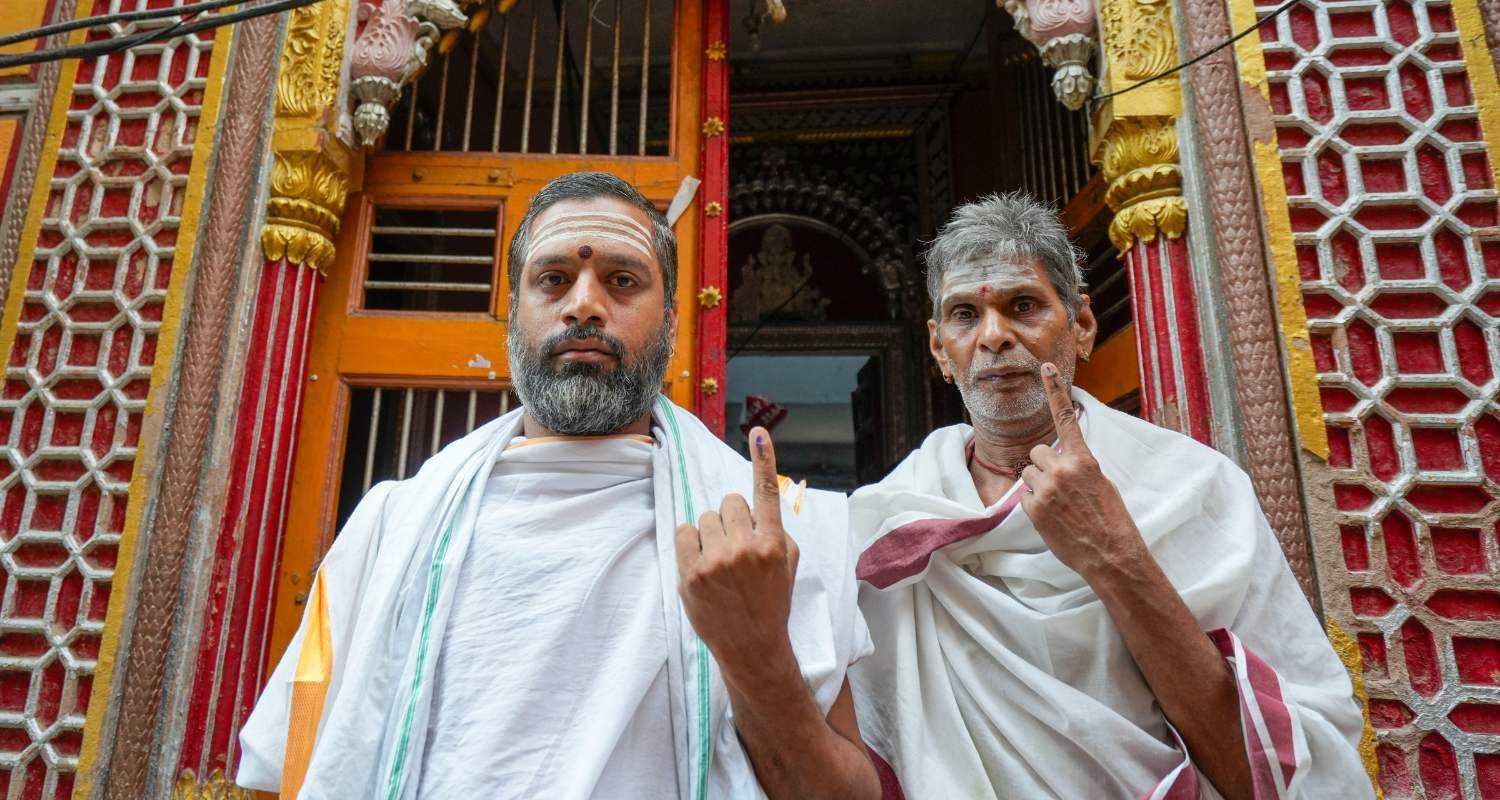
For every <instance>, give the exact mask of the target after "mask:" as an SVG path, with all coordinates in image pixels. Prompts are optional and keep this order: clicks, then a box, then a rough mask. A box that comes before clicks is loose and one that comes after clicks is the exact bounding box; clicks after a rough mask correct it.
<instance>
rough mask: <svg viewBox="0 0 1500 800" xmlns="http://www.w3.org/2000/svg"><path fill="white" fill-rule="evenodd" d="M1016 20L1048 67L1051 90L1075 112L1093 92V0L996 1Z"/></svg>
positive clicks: (1017, 28)
mask: <svg viewBox="0 0 1500 800" xmlns="http://www.w3.org/2000/svg"><path fill="white" fill-rule="evenodd" d="M995 4H996V5H998V6H1000V7H1001V8H1004V9H1005V11H1006V12H1007V13H1009V14H1010V15H1011V17H1012V18H1013V19H1014V20H1015V22H1016V30H1017V32H1019V33H1020V34H1021V36H1023V37H1025V38H1026V40H1027V41H1029V42H1031V43H1032V44H1034V45H1036V49H1037V52H1038V53H1040V54H1041V56H1042V63H1044V64H1046V65H1047V66H1049V67H1051V68H1052V69H1053V70H1055V72H1054V73H1053V75H1052V93H1053V94H1055V95H1056V96H1057V99H1058V101H1059V102H1061V103H1062V104H1063V105H1065V106H1067V107H1068V108H1070V109H1072V110H1074V111H1077V110H1079V109H1080V108H1083V104H1084V103H1086V102H1088V99H1089V96H1090V95H1092V94H1093V92H1094V76H1093V74H1092V73H1090V72H1089V58H1090V57H1092V56H1093V54H1094V47H1095V29H1094V2H1093V0H995Z"/></svg>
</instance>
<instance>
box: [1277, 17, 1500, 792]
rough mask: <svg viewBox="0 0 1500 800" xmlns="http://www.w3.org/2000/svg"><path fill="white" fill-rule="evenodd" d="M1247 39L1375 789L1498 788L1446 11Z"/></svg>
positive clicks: (1464, 227) (1481, 299)
mask: <svg viewBox="0 0 1500 800" xmlns="http://www.w3.org/2000/svg"><path fill="white" fill-rule="evenodd" d="M1275 5H1276V3H1274V2H1263V3H1261V5H1260V10H1261V11H1262V13H1264V12H1266V11H1268V10H1269V9H1271V8H1273V7H1274V6H1275ZM1261 36H1262V44H1263V50H1264V53H1265V58H1266V65H1267V67H1268V68H1269V70H1270V77H1271V104H1272V109H1273V111H1274V113H1275V115H1276V116H1275V120H1276V125H1277V131H1278V139H1279V142H1280V147H1281V155H1282V164H1283V176H1284V178H1285V183H1286V189H1287V194H1288V195H1289V200H1290V203H1291V222H1292V228H1293V230H1294V232H1295V233H1294V236H1295V242H1296V247H1297V254H1298V261H1299V266H1300V268H1301V272H1302V291H1303V301H1304V305H1305V307H1306V309H1307V315H1308V318H1309V324H1310V327H1311V331H1312V337H1313V349H1314V354H1315V356H1316V360H1317V367H1318V372H1319V383H1320V386H1321V390H1322V397H1323V409H1324V412H1325V418H1326V421H1327V424H1328V438H1329V445H1330V450H1331V458H1330V465H1331V466H1332V467H1333V478H1334V504H1335V506H1336V508H1335V513H1336V515H1337V519H1338V523H1339V531H1340V541H1339V542H1336V543H1332V544H1333V545H1334V546H1333V547H1327V548H1320V551H1321V552H1320V557H1319V563H1318V570H1319V579H1320V581H1321V582H1322V590H1323V595H1324V598H1325V605H1326V607H1327V608H1328V610H1329V612H1330V613H1333V614H1335V615H1336V616H1338V617H1339V621H1340V623H1341V624H1344V625H1345V626H1346V627H1347V628H1348V629H1349V631H1350V632H1351V633H1352V634H1354V635H1355V636H1356V637H1357V638H1358V640H1359V643H1360V646H1361V649H1362V651H1363V654H1364V659H1365V681H1366V686H1367V687H1368V689H1369V693H1370V713H1371V717H1372V720H1373V722H1374V725H1375V727H1376V729H1377V731H1378V733H1379V744H1378V749H1377V754H1378V758H1379V762H1380V780H1381V784H1382V786H1383V787H1384V790H1385V792H1386V796H1387V797H1391V798H1407V797H1426V798H1449V797H1460V796H1462V797H1469V798H1478V797H1481V796H1484V797H1496V796H1500V591H1497V586H1496V576H1497V570H1500V551H1497V534H1500V530H1497V526H1496V517H1497V511H1500V503H1497V502H1496V498H1497V497H1500V487H1497V486H1496V480H1497V479H1500V407H1497V405H1496V402H1495V396H1496V391H1497V389H1500V381H1497V377H1496V376H1497V375H1500V326H1497V315H1500V302H1497V298H1500V294H1497V292H1500V241H1497V240H1496V233H1497V231H1496V227H1495V226H1496V224H1497V219H1496V193H1495V188H1494V181H1493V174H1492V172H1491V170H1490V164H1489V161H1488V158H1487V155H1486V152H1485V150H1486V148H1485V143H1484V140H1483V138H1482V136H1481V133H1480V128H1479V119H1478V114H1477V111H1476V109H1475V106H1474V97H1473V91H1472V89H1471V87H1470V85H1469V80H1468V77H1467V74H1466V71H1465V64H1464V61H1463V55H1462V50H1461V48H1460V43H1459V34H1458V32H1457V29H1456V25H1455V23H1454V17H1453V12H1452V10H1451V9H1450V7H1449V6H1448V4H1447V3H1442V2H1430V1H1428V0H1387V1H1385V2H1381V1H1380V0H1374V1H1372V0H1344V1H1341V2H1325V1H1324V0H1305V2H1303V3H1301V4H1299V5H1297V6H1294V7H1293V8H1292V9H1291V10H1290V11H1289V12H1287V13H1286V14H1284V15H1283V16H1282V17H1280V18H1279V19H1277V20H1276V22H1275V24H1274V25H1267V26H1265V27H1264V28H1262V32H1261ZM1486 66H1487V65H1486Z"/></svg>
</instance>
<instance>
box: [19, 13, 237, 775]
mask: <svg viewBox="0 0 1500 800" xmlns="http://www.w3.org/2000/svg"><path fill="white" fill-rule="evenodd" d="M80 5H81V4H80ZM227 34H228V31H225V30H220V31H219V35H218V36H217V37H215V39H214V46H213V50H212V52H211V53H210V54H209V62H208V77H207V79H206V85H205V87H204V92H203V106H202V110H201V111H200V112H199V115H198V139H197V141H195V142H194V143H193V166H192V169H191V171H190V172H189V173H188V180H187V193H186V194H185V195H184V196H183V200H182V221H181V223H180V224H179V225H178V228H177V244H176V246H175V247H174V248H173V253H174V254H175V257H174V259H173V265H172V267H173V275H172V282H171V284H170V285H169V286H168V287H167V301H166V305H165V307H164V309H163V311H162V322H161V331H160V332H159V333H158V334H157V338H156V365H155V366H154V367H153V368H152V370H151V387H150V389H148V390H147V394H146V410H145V412H144V413H143V414H142V418H141V439H140V445H139V446H138V448H137V450H136V453H137V460H136V463H135V468H134V472H133V475H132V477H131V479H130V495H129V500H128V501H126V506H125V526H124V529H123V530H122V531H121V532H120V549H119V558H118V560H117V561H116V563H115V573H114V576H113V577H112V578H110V587H111V591H110V597H109V611H108V612H107V613H106V615H105V618H104V640H103V642H102V643H101V644H100V647H99V666H98V668H97V669H96V670H95V672H94V683H93V687H94V688H93V691H92V693H91V694H90V697H89V707H88V713H87V715H86V716H85V717H84V724H83V747H82V750H81V751H80V753H79V758H78V777H77V778H76V779H75V781H74V789H73V796H74V797H88V796H90V795H91V794H92V793H93V791H94V789H95V786H94V783H95V778H96V776H95V774H94V772H95V770H94V762H95V760H97V759H98V757H99V737H100V735H101V729H102V728H103V725H104V717H105V716H106V714H107V713H108V712H109V703H110V701H111V700H112V699H113V698H112V697H111V694H112V692H111V691H110V690H109V688H110V683H111V682H112V680H113V679H114V668H115V666H116V663H115V659H116V656H117V655H118V650H119V646H120V630H121V628H122V627H123V621H124V618H125V614H126V611H127V610H128V609H127V604H128V601H129V599H130V598H131V597H132V592H130V591H129V590H128V587H129V586H130V582H131V580H132V579H133V578H134V575H133V574H132V573H133V569H132V567H133V566H134V563H135V559H136V552H135V550H136V544H137V542H136V539H137V537H138V535H139V533H140V527H141V514H142V511H143V509H144V506H145V500H146V492H147V490H148V489H149V488H151V483H150V481H151V476H152V475H153V473H155V472H156V469H155V468H156V467H157V466H158V465H157V464H155V463H152V462H153V461H154V459H153V458H152V454H153V453H155V452H156V450H157V448H158V446H159V444H160V437H161V431H162V424H163V423H164V422H165V421H166V419H165V418H166V411H167V407H166V404H165V402H164V401H165V399H166V398H165V397H163V391H162V390H163V389H164V388H165V387H166V386H167V385H168V383H169V381H170V379H171V375H172V369H173V366H174V364H175V362H176V355H177V345H178V339H179V338H180V334H181V327H182V312H183V305H184V304H185V303H186V302H187V300H186V293H187V292H186V287H187V282H186V281H185V280H184V278H186V277H187V274H188V270H190V269H191V268H192V264H193V255H194V251H195V248H196V247H197V244H198V225H199V217H200V216H201V214H202V211H203V195H204V190H205V187H206V186H207V184H208V177H209V174H210V166H211V161H212V157H213V146H214V134H215V132H216V131H217V130H218V127H219V105H220V101H221V100H222V99H223V93H224V75H225V72H226V71H227V69H228V67H229V53H230V51H231V50H232V49H233V48H231V47H230V45H231V37H230V36H229V35H227ZM70 66H71V64H70ZM64 77H67V78H68V80H65V81H60V82H59V83H60V86H66V87H68V88H69V90H71V88H72V85H73V80H72V79H73V77H74V76H73V75H72V74H70V73H67V72H65V74H64ZM67 105H68V104H67V103H66V102H60V103H58V106H59V108H61V109H62V110H64V111H66V110H67ZM54 153H55V151H54ZM38 174H41V173H38ZM47 174H49V175H50V174H51V172H50V171H49V172H48V173H47ZM39 183H40V182H39ZM38 222H40V220H38ZM28 241H35V234H33V235H32V237H31V238H30V239H29V240H28ZM15 294H21V293H19V292H16V293H15ZM7 318H8V317H7ZM5 352H9V350H6V351H5Z"/></svg>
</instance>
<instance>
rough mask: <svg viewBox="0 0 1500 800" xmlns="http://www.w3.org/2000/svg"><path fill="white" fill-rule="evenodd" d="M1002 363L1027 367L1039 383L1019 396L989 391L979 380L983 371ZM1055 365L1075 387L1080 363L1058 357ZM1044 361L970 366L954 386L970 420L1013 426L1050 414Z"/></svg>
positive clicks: (1027, 359) (1028, 358)
mask: <svg viewBox="0 0 1500 800" xmlns="http://www.w3.org/2000/svg"><path fill="white" fill-rule="evenodd" d="M1001 364H1005V365H1012V366H1025V367H1026V368H1027V369H1029V370H1031V372H1032V373H1033V374H1034V375H1035V376H1036V382H1035V383H1034V384H1033V385H1031V386H1030V387H1028V388H1027V390H1026V392H1025V393H1023V394H1021V395H1020V396H1014V395H1011V396H1007V395H1002V394H1000V393H998V392H993V391H990V389H989V388H987V387H986V386H985V385H984V382H983V381H981V380H979V378H978V377H976V376H977V375H978V373H979V371H980V370H982V369H987V368H989V367H995V366H1000V365H1001ZM1054 364H1055V365H1056V366H1057V372H1058V375H1059V376H1060V377H1061V378H1062V380H1063V383H1064V384H1065V385H1067V386H1072V385H1073V373H1074V372H1075V371H1076V369H1077V363H1076V360H1075V359H1072V358H1059V359H1057V360H1056V361H1055V362H1054ZM1041 368H1042V362H1041V361H1040V360H1038V359H1037V358H1035V357H1033V356H1031V355H1030V354H1027V355H1026V356H1024V357H1023V358H1020V359H1007V360H1004V361H1001V360H1000V359H993V360H989V361H984V362H981V361H980V360H979V359H975V360H974V361H973V362H971V363H970V364H969V370H968V372H966V373H964V374H962V375H959V376H957V377H956V378H955V380H954V383H956V384H957V385H958V393H959V395H960V396H962V397H963V399H964V408H967V409H968V410H969V417H970V418H971V419H976V420H984V421H985V422H989V423H992V424H1000V425H1010V424H1014V423H1017V422H1024V421H1027V420H1032V419H1037V418H1039V417H1042V416H1046V415H1048V414H1050V413H1051V411H1050V410H1049V409H1048V407H1047V390H1046V389H1045V388H1043V386H1042V373H1041Z"/></svg>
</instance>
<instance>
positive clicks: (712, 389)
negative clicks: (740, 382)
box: [698, 378, 719, 394]
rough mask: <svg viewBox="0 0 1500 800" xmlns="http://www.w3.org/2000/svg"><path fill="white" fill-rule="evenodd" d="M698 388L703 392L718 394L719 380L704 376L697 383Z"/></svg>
mask: <svg viewBox="0 0 1500 800" xmlns="http://www.w3.org/2000/svg"><path fill="white" fill-rule="evenodd" d="M698 390H699V391H701V392H703V393H704V394H718V393H719V382H718V381H717V380H714V379H713V378H704V379H703V381H702V382H701V383H699V384H698Z"/></svg>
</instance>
